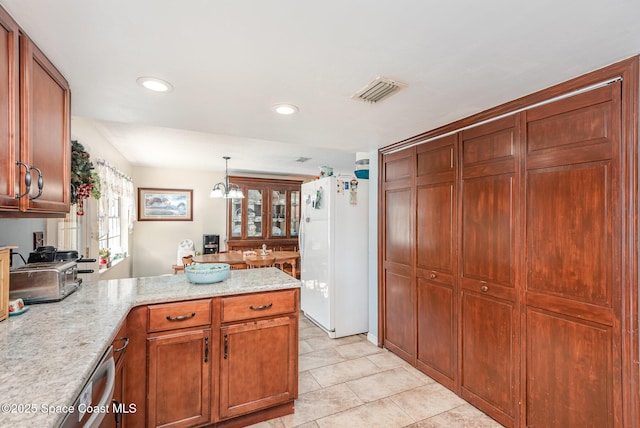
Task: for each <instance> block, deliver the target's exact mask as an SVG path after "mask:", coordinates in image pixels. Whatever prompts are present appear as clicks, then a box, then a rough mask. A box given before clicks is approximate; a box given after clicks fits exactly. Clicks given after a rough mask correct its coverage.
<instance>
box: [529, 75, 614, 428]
mask: <svg viewBox="0 0 640 428" xmlns="http://www.w3.org/2000/svg"><path fill="white" fill-rule="evenodd" d="M620 89H621V83H620V82H617V83H613V84H609V85H607V86H605V87H602V88H600V89H595V90H592V91H589V92H586V93H583V94H580V95H576V96H573V97H570V98H567V99H565V100H562V101H557V102H554V103H551V104H548V105H545V106H541V107H538V108H535V109H532V110H530V111H527V113H526V115H527V116H526V138H527V146H526V245H525V251H526V255H525V260H526V289H525V290H524V299H525V302H526V313H525V319H526V333H525V334H526V358H525V362H524V364H525V366H526V421H525V424H526V426H536V427H551V426H562V427H578V426H580V427H586V426H593V427H599V428H605V427H612V426H622V417H621V413H622V409H621V406H614V403H621V402H622V398H621V396H620V394H621V390H622V388H621V373H622V372H621V328H620V322H621V320H620V316H621V315H620V311H621V290H620V288H621V287H620V286H619V284H620V283H621V280H620V272H619V269H618V267H619V266H621V260H620V257H621V256H620V251H621V249H620V243H621V242H622V238H621V236H622V230H621V212H620V210H621V207H622V206H623V202H622V199H621V198H622V197H621V193H620V189H621V187H622V182H621V178H620V176H619V174H620V138H621V135H620V122H621V113H620V102H621V101H620V100H621V95H620Z"/></svg>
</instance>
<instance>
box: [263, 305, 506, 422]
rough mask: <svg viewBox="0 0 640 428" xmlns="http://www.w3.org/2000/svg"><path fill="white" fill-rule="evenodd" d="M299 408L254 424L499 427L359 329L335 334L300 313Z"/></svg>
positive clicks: (296, 407)
mask: <svg viewBox="0 0 640 428" xmlns="http://www.w3.org/2000/svg"><path fill="white" fill-rule="evenodd" d="M299 353H300V358H299V380H298V382H299V383H298V385H299V386H298V395H299V396H298V400H296V402H295V412H294V414H292V415H287V416H284V417H281V418H276V419H272V420H269V421H266V422H262V423H259V424H255V425H252V428H290V427H300V428H341V427H345V428H360V427H362V428H376V427H380V428H393V427H411V428H445V427H446V428H451V427H465V428H471V427H473V428H499V427H502V425H500V424H499V423H497V422H496V421H494V420H493V419H491V418H489V417H488V416H486V415H485V414H484V413H482V412H481V411H479V410H478V409H476V408H475V407H473V406H471V405H470V404H468V403H467V402H466V401H464V400H463V399H461V398H460V397H458V396H457V395H455V394H454V393H453V392H451V391H449V390H448V389H447V388H445V387H443V386H442V385H440V384H438V383H436V382H435V381H434V380H433V379H431V378H430V377H428V376H426V375H425V374H423V373H422V372H420V371H418V370H417V369H415V368H413V367H411V366H410V365H409V364H407V363H406V362H405V361H403V360H402V359H400V358H399V357H397V356H395V355H394V354H392V353H390V352H388V351H387V350H384V349H381V348H378V347H377V346H375V345H374V344H372V343H371V342H369V341H368V340H367V339H366V336H365V335H356V336H350V337H344V338H340V339H330V338H329V337H328V336H327V335H326V333H324V332H323V331H322V330H321V329H320V328H318V327H317V326H315V325H314V324H313V323H311V321H309V320H308V319H306V318H305V317H304V316H302V315H301V316H300V344H299Z"/></svg>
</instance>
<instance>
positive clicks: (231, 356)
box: [220, 289, 299, 420]
mask: <svg viewBox="0 0 640 428" xmlns="http://www.w3.org/2000/svg"><path fill="white" fill-rule="evenodd" d="M298 296H299V293H298V290H297V289H296V290H287V291H277V292H270V293H256V294H248V295H244V296H238V297H229V298H223V299H222V304H221V306H222V314H221V320H222V323H223V324H222V326H221V328H220V362H221V363H220V419H221V420H224V419H229V418H233V417H237V416H242V415H247V414H250V413H252V412H255V411H258V410H261V409H266V408H269V407H273V406H277V405H287V404H289V408H290V410H291V412H292V411H293V400H294V399H296V398H297V396H298V376H297V375H298V311H299V308H298V303H297V302H298ZM238 320H242V321H238ZM225 321H227V322H225ZM289 413H290V412H289Z"/></svg>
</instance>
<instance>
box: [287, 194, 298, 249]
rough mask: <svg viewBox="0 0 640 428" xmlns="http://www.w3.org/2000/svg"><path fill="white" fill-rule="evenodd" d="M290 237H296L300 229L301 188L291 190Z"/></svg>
mask: <svg viewBox="0 0 640 428" xmlns="http://www.w3.org/2000/svg"><path fill="white" fill-rule="evenodd" d="M289 204H290V205H289V212H290V214H289V237H291V238H296V237H297V236H298V231H299V230H300V190H299V187H298V190H292V191H291V192H289Z"/></svg>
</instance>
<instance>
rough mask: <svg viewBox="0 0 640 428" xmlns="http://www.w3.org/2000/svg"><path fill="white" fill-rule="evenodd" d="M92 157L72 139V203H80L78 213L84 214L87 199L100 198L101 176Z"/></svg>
mask: <svg viewBox="0 0 640 428" xmlns="http://www.w3.org/2000/svg"><path fill="white" fill-rule="evenodd" d="M90 158H91V156H90V155H89V153H87V151H86V150H85V148H84V146H83V145H82V144H80V143H78V142H77V141H76V140H72V141H71V204H78V211H77V213H78V215H83V214H84V209H83V206H84V204H83V202H84V200H85V199H87V198H89V197H91V196H93V197H94V198H95V199H99V198H100V178H99V177H98V173H96V172H95V171H94V167H93V162H91V160H90Z"/></svg>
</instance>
